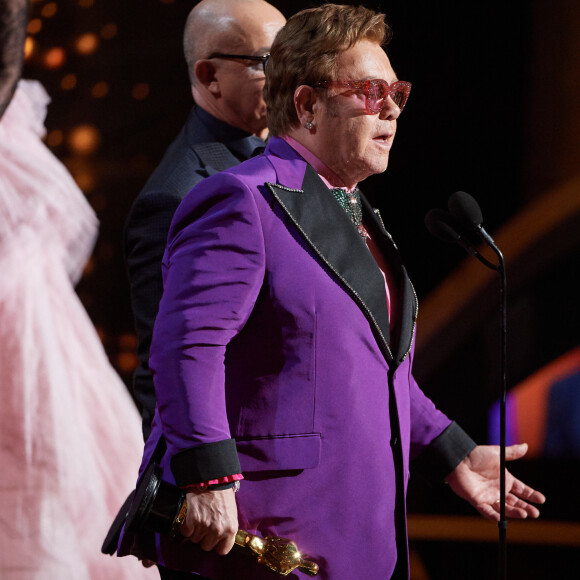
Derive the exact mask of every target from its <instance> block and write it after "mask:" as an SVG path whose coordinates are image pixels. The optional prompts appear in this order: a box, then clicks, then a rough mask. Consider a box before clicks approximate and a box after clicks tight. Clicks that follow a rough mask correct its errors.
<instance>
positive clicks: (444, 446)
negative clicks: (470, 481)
mask: <svg viewBox="0 0 580 580" xmlns="http://www.w3.org/2000/svg"><path fill="white" fill-rule="evenodd" d="M411 379H412V380H411V459H412V460H413V470H414V471H415V472H417V473H420V474H421V475H422V476H423V477H424V478H425V479H427V480H429V481H431V482H438V481H443V479H444V478H445V477H446V476H447V475H449V473H451V472H452V471H453V470H454V469H455V468H456V467H457V465H458V464H459V463H460V462H461V461H462V460H463V459H464V458H465V456H466V455H467V454H468V453H470V452H471V451H472V450H473V449H474V448H475V447H476V443H475V442H474V441H473V440H472V439H471V437H469V435H468V434H467V433H466V432H465V431H464V430H463V429H462V428H461V427H460V426H459V425H458V424H457V423H455V422H454V421H451V420H450V419H448V418H447V417H446V416H445V415H444V414H443V413H442V412H441V411H439V410H438V409H437V408H436V407H435V405H434V403H433V402H432V401H431V400H430V399H429V398H428V397H427V396H426V395H425V394H424V393H423V392H422V391H421V389H420V388H419V386H418V385H417V383H416V381H415V379H414V378H413V377H411Z"/></svg>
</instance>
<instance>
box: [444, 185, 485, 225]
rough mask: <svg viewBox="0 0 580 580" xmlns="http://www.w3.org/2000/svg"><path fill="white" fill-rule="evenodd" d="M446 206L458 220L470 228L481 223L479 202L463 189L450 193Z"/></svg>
mask: <svg viewBox="0 0 580 580" xmlns="http://www.w3.org/2000/svg"><path fill="white" fill-rule="evenodd" d="M447 207H448V208H449V211H450V212H451V213H452V214H453V215H454V216H455V217H456V218H457V219H458V220H459V221H460V222H462V223H463V224H465V225H467V226H469V227H470V228H472V229H475V228H478V227H479V226H480V225H481V224H482V223H483V216H482V214H481V209H480V207H479V204H478V203H477V201H475V199H474V198H473V197H472V196H471V195H469V193H465V191H456V192H455V193H454V194H452V195H451V196H450V198H449V201H448V202H447Z"/></svg>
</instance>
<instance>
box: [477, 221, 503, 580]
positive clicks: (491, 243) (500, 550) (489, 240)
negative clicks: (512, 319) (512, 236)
mask: <svg viewBox="0 0 580 580" xmlns="http://www.w3.org/2000/svg"><path fill="white" fill-rule="evenodd" d="M478 229H479V232H480V234H481V235H482V237H483V238H484V239H485V241H486V242H487V243H488V245H489V246H490V248H491V249H492V250H493V251H494V252H495V254H496V256H497V257H498V260H499V262H498V265H497V266H495V267H494V269H495V270H496V271H497V272H498V273H499V275H500V315H501V357H500V373H501V391H500V400H499V522H498V528H499V546H498V578H499V580H505V579H506V577H507V537H506V535H507V518H506V514H505V500H506V477H505V470H506V459H505V453H506V404H507V378H506V360H507V292H506V287H507V276H506V271H505V261H504V258H503V255H502V253H501V252H500V250H499V248H498V247H497V246H496V245H495V242H494V241H493V239H492V238H491V236H490V235H489V234H488V233H487V232H486V231H485V230H484V229H483V228H481V227H480V228H478Z"/></svg>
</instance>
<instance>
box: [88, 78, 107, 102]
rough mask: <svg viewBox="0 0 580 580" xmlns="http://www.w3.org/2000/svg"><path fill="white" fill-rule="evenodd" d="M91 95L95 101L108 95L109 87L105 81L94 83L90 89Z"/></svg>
mask: <svg viewBox="0 0 580 580" xmlns="http://www.w3.org/2000/svg"><path fill="white" fill-rule="evenodd" d="M91 94H92V95H93V97H95V99H102V98H103V97H106V96H107V95H108V94H109V85H108V83H106V82H105V81H100V82H98V83H96V84H95V85H94V86H93V88H92V89H91Z"/></svg>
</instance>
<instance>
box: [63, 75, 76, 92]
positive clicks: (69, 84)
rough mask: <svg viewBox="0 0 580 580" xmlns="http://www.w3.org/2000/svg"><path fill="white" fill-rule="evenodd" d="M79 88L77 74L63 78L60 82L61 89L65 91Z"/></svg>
mask: <svg viewBox="0 0 580 580" xmlns="http://www.w3.org/2000/svg"><path fill="white" fill-rule="evenodd" d="M76 86H77V76H76V75H75V74H72V73H70V74H68V75H65V76H64V77H62V80H61V81H60V88H61V89H62V90H63V91H70V90H72V89H74V88H75V87H76Z"/></svg>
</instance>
